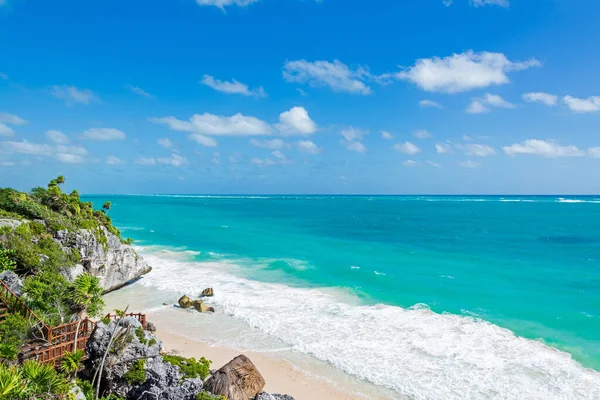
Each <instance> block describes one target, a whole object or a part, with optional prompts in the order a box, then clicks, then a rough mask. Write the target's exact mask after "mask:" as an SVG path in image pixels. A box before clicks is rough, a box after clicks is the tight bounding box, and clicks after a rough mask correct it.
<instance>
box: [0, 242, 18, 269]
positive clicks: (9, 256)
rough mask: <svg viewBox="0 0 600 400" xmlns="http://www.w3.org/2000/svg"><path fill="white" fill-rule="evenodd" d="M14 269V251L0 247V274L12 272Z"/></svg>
mask: <svg viewBox="0 0 600 400" xmlns="http://www.w3.org/2000/svg"><path fill="white" fill-rule="evenodd" d="M16 268H17V262H16V261H15V251H14V250H11V249H5V248H3V247H0V272H2V271H14V270H15V269H16Z"/></svg>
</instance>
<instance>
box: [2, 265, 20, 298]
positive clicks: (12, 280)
mask: <svg viewBox="0 0 600 400" xmlns="http://www.w3.org/2000/svg"><path fill="white" fill-rule="evenodd" d="M0 281H3V282H4V283H5V284H6V286H8V287H9V288H10V290H12V291H13V292H15V294H16V295H17V296H20V295H21V290H22V289H23V282H22V281H21V279H19V276H18V275H17V274H15V273H14V272H12V271H4V272H2V273H0Z"/></svg>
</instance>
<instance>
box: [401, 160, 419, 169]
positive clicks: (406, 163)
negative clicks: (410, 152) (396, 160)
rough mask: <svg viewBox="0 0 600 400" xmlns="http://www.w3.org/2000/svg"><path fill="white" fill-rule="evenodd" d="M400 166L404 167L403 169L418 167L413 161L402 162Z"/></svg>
mask: <svg viewBox="0 0 600 400" xmlns="http://www.w3.org/2000/svg"><path fill="white" fill-rule="evenodd" d="M402 165H404V166H405V167H418V166H419V165H420V164H419V163H418V162H416V161H415V160H406V161H402Z"/></svg>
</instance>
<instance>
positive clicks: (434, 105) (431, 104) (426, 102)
mask: <svg viewBox="0 0 600 400" xmlns="http://www.w3.org/2000/svg"><path fill="white" fill-rule="evenodd" d="M419 106H420V107H421V108H427V107H431V108H439V109H442V108H444V107H442V106H441V105H440V104H439V103H436V102H435V101H433V100H427V99H425V100H421V101H419Z"/></svg>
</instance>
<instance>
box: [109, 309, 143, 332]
mask: <svg viewBox="0 0 600 400" xmlns="http://www.w3.org/2000/svg"><path fill="white" fill-rule="evenodd" d="M125 317H134V318H136V319H137V320H138V321H140V324H142V327H143V328H144V329H146V314H142V313H137V314H134V313H130V314H125V315H119V314H111V313H108V314H106V317H104V318H108V319H117V318H125Z"/></svg>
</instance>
